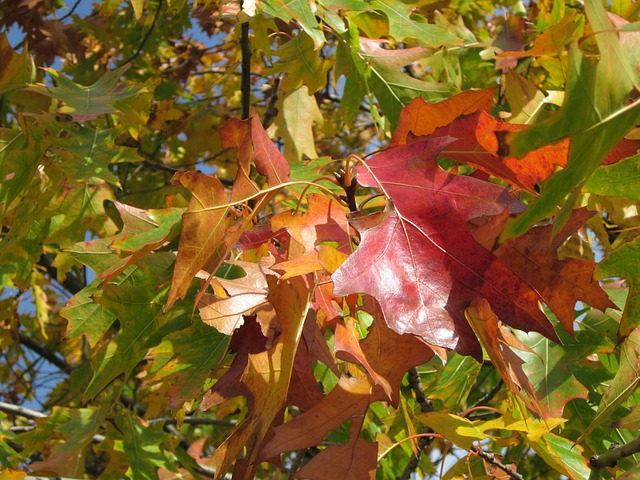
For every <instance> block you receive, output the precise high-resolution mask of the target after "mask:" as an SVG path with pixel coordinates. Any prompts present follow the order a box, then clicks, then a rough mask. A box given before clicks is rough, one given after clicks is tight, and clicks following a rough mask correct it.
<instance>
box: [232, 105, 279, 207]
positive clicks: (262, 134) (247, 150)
mask: <svg viewBox="0 0 640 480" xmlns="http://www.w3.org/2000/svg"><path fill="white" fill-rule="evenodd" d="M220 137H221V139H222V146H223V147H224V148H235V149H236V150H237V151H238V173H237V175H236V178H235V180H234V184H233V190H232V192H231V201H237V200H241V199H243V198H247V197H249V196H250V195H253V194H255V193H258V192H259V191H260V189H259V188H258V186H257V185H256V184H255V182H254V181H253V180H252V179H251V178H250V170H251V162H253V163H254V164H255V165H256V170H257V171H258V173H259V174H260V175H264V176H265V177H266V178H267V183H268V185H269V186H270V187H273V186H275V185H279V184H281V183H284V182H288V181H289V180H290V178H291V173H290V171H289V164H288V163H287V160H286V159H285V158H284V157H283V156H282V153H280V150H278V148H277V147H276V146H275V145H274V144H273V142H272V141H271V139H270V138H269V135H268V134H267V132H266V131H265V129H264V128H263V127H262V124H261V123H260V119H259V118H258V117H257V116H256V115H252V116H251V117H250V118H249V119H247V120H240V119H237V118H232V119H230V120H228V121H227V123H225V124H224V125H223V126H222V127H221V128H220Z"/></svg>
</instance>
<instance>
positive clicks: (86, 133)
mask: <svg viewBox="0 0 640 480" xmlns="http://www.w3.org/2000/svg"><path fill="white" fill-rule="evenodd" d="M63 128H64V131H65V133H66V134H67V135H65V136H64V137H62V138H61V137H52V138H50V140H51V145H52V147H53V148H52V151H53V152H54V153H56V154H57V155H58V157H59V158H60V160H59V161H60V169H61V170H63V171H64V172H65V174H66V175H67V177H68V178H70V179H72V180H77V181H83V180H90V179H92V178H100V179H102V180H104V181H106V182H109V183H112V184H114V185H119V184H120V182H119V180H118V177H116V176H115V175H114V174H113V173H111V171H110V170H109V166H110V165H111V164H113V163H118V162H129V163H138V162H141V161H142V157H140V155H138V152H137V150H136V149H135V148H131V147H123V146H119V145H116V143H115V138H116V135H117V132H116V130H114V129H106V130H95V129H93V128H88V127H84V126H79V125H70V124H63Z"/></svg>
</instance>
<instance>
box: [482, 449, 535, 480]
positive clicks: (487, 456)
mask: <svg viewBox="0 0 640 480" xmlns="http://www.w3.org/2000/svg"><path fill="white" fill-rule="evenodd" d="M471 451H472V452H473V453H475V454H476V455H478V456H479V457H480V458H482V459H483V460H484V461H485V462H487V463H490V464H491V465H494V466H496V467H498V468H499V469H500V470H502V471H504V472H505V473H506V474H507V475H509V478H511V479H512V480H524V477H523V476H522V475H520V474H519V473H518V472H516V471H515V470H514V469H513V467H512V466H511V465H505V464H503V463H502V462H500V461H499V460H498V459H496V456H495V455H494V454H493V453H491V452H485V451H484V450H481V449H480V448H478V447H476V446H475V445H473V446H472V447H471Z"/></svg>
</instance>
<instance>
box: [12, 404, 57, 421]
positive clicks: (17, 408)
mask: <svg viewBox="0 0 640 480" xmlns="http://www.w3.org/2000/svg"><path fill="white" fill-rule="evenodd" d="M0 412H4V413H11V414H13V415H19V416H20V417H24V418H30V419H32V420H34V419H36V418H47V417H48V415H47V414H46V413H42V412H38V411H37V410H32V409H30V408H26V407H23V406H21V405H14V404H12V403H6V402H0Z"/></svg>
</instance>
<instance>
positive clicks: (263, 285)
mask: <svg viewBox="0 0 640 480" xmlns="http://www.w3.org/2000/svg"><path fill="white" fill-rule="evenodd" d="M228 263H229V264H231V265H237V266H239V267H242V269H243V270H244V271H245V273H246V275H245V276H244V277H241V278H236V279H232V280H231V279H226V278H217V277H216V278H214V283H215V284H217V285H219V286H221V287H222V288H223V289H224V292H222V293H226V295H227V296H221V295H214V294H211V293H205V294H203V295H202V296H201V297H200V299H199V301H198V309H199V311H200V317H201V318H202V321H203V322H205V323H206V324H207V325H211V326H212V327H214V328H215V329H216V330H218V331H219V332H220V333H224V334H225V335H231V334H232V333H233V331H234V330H235V329H237V328H238V327H240V326H241V325H242V323H243V322H244V320H243V317H244V316H247V315H256V316H257V319H258V323H260V326H261V328H262V333H263V335H265V336H266V337H267V338H273V331H274V329H275V326H276V318H275V313H274V310H273V306H272V305H271V304H270V303H269V302H268V301H267V294H268V287H267V277H266V275H267V274H269V273H271V274H272V272H270V270H269V266H270V265H271V264H272V263H273V259H272V258H271V259H269V258H268V257H266V258H264V259H262V261H261V262H260V263H250V262H243V261H230V262H228Z"/></svg>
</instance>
